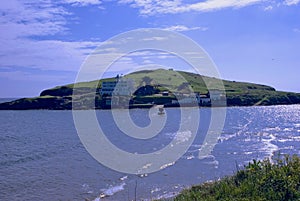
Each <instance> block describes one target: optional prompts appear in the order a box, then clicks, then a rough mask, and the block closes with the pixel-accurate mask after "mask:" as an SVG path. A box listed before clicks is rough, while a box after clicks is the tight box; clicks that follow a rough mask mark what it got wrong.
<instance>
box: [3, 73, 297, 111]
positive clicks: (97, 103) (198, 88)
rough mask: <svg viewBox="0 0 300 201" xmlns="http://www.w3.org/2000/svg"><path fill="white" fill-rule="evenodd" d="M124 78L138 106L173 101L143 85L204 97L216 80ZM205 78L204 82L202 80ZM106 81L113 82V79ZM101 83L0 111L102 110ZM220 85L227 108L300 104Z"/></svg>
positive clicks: (263, 90)
mask: <svg viewBox="0 0 300 201" xmlns="http://www.w3.org/2000/svg"><path fill="white" fill-rule="evenodd" d="M125 77H127V78H131V79H134V80H135V84H136V87H138V88H139V87H140V90H138V91H137V93H135V94H134V97H132V100H131V102H136V103H138V104H149V100H151V102H154V103H159V104H164V100H166V101H167V102H170V100H173V99H174V96H171V95H170V96H169V97H159V96H155V95H153V96H151V94H144V95H143V93H138V92H140V91H143V87H142V86H145V85H150V86H151V85H153V86H155V93H158V92H162V91H166V90H171V91H172V92H178V93H187V92H188V91H189V88H188V87H189V86H190V87H191V88H192V89H193V91H194V92H196V93H200V94H205V93H207V92H208V90H207V87H206V83H207V82H210V83H212V82H214V81H215V80H216V78H209V77H205V76H200V75H197V74H193V73H189V72H182V71H169V70H163V69H159V70H154V71H151V70H149V71H140V72H135V73H131V74H129V75H126V76H125ZM146 78H147V79H146ZM204 79H205V82H204V81H203V80H204ZM106 80H113V78H109V79H106ZM102 82H103V80H100V81H98V80H96V81H91V82H83V83H79V84H76V87H77V88H76V94H77V96H76V97H75V98H74V99H73V100H72V95H73V86H74V85H73V84H69V85H65V86H58V87H55V88H52V89H46V90H44V91H42V92H41V93H40V96H39V97H35V98H22V99H18V100H14V101H11V102H7V103H1V104H0V110H27V109H49V110H70V109H72V104H76V105H77V106H78V105H79V107H78V108H79V109H93V108H96V109H101V108H103V107H102V106H103V103H104V101H105V99H102V97H101V96H100V95H99V93H98V91H99V89H100V88H101V84H102ZM222 82H223V84H224V87H225V91H226V100H227V105H228V106H255V105H282V104H300V94H299V93H290V92H278V91H276V90H275V89H274V88H273V87H270V86H266V85H260V84H253V83H246V82H235V81H228V80H222ZM157 83H159V84H157ZM78 94H80V95H78ZM72 101H73V102H72ZM167 102H166V103H167ZM86 103H89V104H88V105H89V106H86V105H87V104H86Z"/></svg>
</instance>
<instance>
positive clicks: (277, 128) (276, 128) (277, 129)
mask: <svg viewBox="0 0 300 201" xmlns="http://www.w3.org/2000/svg"><path fill="white" fill-rule="evenodd" d="M280 130H281V129H280V128H279V127H278V126H276V127H269V128H265V129H264V131H267V132H268V131H280Z"/></svg>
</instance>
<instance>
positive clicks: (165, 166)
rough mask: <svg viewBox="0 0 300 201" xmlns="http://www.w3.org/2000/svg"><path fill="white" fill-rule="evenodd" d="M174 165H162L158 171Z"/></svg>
mask: <svg viewBox="0 0 300 201" xmlns="http://www.w3.org/2000/svg"><path fill="white" fill-rule="evenodd" d="M174 164H175V162H172V163H167V164H164V165H162V166H161V167H160V169H161V170H162V169H165V168H167V167H169V166H172V165H174Z"/></svg>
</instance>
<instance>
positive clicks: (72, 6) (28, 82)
mask: <svg viewBox="0 0 300 201" xmlns="http://www.w3.org/2000/svg"><path fill="white" fill-rule="evenodd" d="M0 15H1V18H0V29H1V31H0V42H1V43H0V44H1V48H0V84H1V88H0V97H31V96H37V95H38V94H39V93H40V92H41V91H42V90H43V89H45V88H51V87H54V86H57V85H63V84H67V83H73V82H74V80H75V78H76V75H77V72H78V71H79V69H80V66H81V64H82V63H83V62H84V60H85V59H86V58H87V57H88V55H89V54H90V53H92V52H93V50H94V49H95V48H96V47H97V46H98V45H100V44H101V42H103V41H105V40H107V39H109V38H111V37H113V36H115V35H117V34H120V33H123V32H126V31H130V30H133V29H137V28H161V29H166V30H172V31H178V32H180V33H181V34H184V35H186V36H188V37H190V38H192V39H193V40H194V41H196V42H197V43H198V44H199V45H201V46H202V47H203V48H204V49H205V50H206V52H207V53H208V54H209V55H210V56H211V58H212V59H213V61H214V62H215V64H216V65H217V68H218V70H219V72H220V74H221V77H222V78H224V79H229V80H236V81H247V82H255V83H261V84H267V85H271V86H273V87H275V88H276V89H277V90H283V91H294V92H300V85H299V84H300V79H299V75H300V0H189V1H187V0H9V1H2V2H1V3H0ZM124 61H126V60H124ZM124 61H123V64H124ZM127 61H128V63H127V65H125V66H127V67H128V68H129V66H130V60H129V59H128V60H127Z"/></svg>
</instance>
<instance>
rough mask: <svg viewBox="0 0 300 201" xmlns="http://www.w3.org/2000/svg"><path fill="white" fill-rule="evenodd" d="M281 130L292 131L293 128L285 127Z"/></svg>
mask: <svg viewBox="0 0 300 201" xmlns="http://www.w3.org/2000/svg"><path fill="white" fill-rule="evenodd" d="M283 131H288V132H291V131H293V129H292V128H285V129H283Z"/></svg>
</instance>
